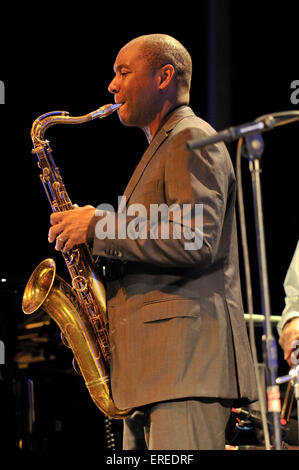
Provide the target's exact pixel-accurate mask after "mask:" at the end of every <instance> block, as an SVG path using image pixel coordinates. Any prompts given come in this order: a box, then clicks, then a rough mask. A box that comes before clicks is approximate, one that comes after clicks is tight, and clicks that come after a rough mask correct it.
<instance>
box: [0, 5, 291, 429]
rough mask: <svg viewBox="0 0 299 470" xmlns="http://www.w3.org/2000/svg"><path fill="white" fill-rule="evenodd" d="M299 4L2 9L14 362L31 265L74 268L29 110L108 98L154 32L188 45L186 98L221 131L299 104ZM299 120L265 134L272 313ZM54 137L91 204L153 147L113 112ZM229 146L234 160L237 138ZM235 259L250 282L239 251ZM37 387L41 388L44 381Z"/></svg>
mask: <svg viewBox="0 0 299 470" xmlns="http://www.w3.org/2000/svg"><path fill="white" fill-rule="evenodd" d="M294 3H295V2H284V4H283V5H279V6H274V5H273V2H267V1H265V2H250V1H246V2H238V1H233V0H232V1H223V2H222V1H217V0H214V1H212V0H210V1H207V0H206V1H201V2H199V8H198V10H196V11H193V7H190V6H189V7H188V6H187V5H186V7H187V8H185V7H184V10H183V6H182V5H181V6H180V8H178V9H177V11H174V12H173V17H172V18H171V17H169V16H166V15H165V19H164V17H163V20H162V18H161V17H160V18H159V19H157V16H158V14H157V15H155V14H154V15H152V19H151V18H150V17H148V16H147V15H148V14H147V12H146V7H143V6H142V7H141V6H139V8H138V10H136V12H134V15H133V17H130V15H131V14H133V11H132V13H130V12H128V11H127V10H128V5H126V6H124V5H123V6H122V7H116V6H115V8H114V9H113V8H111V11H109V9H107V10H108V11H107V13H106V12H103V11H100V10H99V11H97V10H95V9H94V7H90V8H87V7H86V9H83V8H80V9H79V7H78V9H77V7H75V6H73V5H72V9H71V12H70V11H68V13H67V14H66V12H65V11H64V12H63V13H62V11H61V9H59V8H58V7H57V6H56V7H55V8H54V6H53V5H52V4H51V5H52V6H51V8H49V10H48V11H47V12H44V13H38V14H37V15H36V16H34V17H32V19H31V20H30V19H29V18H30V12H29V10H26V11H25V12H23V13H24V17H23V19H21V18H22V15H23V13H21V12H19V16H18V20H16V19H15V16H14V15H12V16H11V17H10V16H9V17H7V18H10V19H9V20H8V21H9V28H8V29H7V30H6V31H7V32H6V33H5V37H3V42H2V43H3V45H6V46H5V47H4V52H3V57H2V60H1V68H0V80H1V81H2V82H3V83H4V86H5V104H2V105H0V123H1V141H0V148H1V170H2V171H1V176H2V177H1V202H2V203H1V222H2V223H1V227H2V230H1V240H2V241H1V263H0V278H2V279H6V280H7V282H6V283H5V282H1V286H2V299H3V301H2V306H1V323H0V326H1V328H2V333H1V335H2V336H1V337H0V339H2V338H3V339H2V340H3V341H4V342H5V348H6V355H7V361H9V360H12V362H13V357H14V354H15V348H16V347H17V343H18V342H17V340H16V338H17V336H18V330H17V327H18V325H19V324H20V323H22V322H23V321H24V316H23V314H22V312H21V298H22V290H23V286H24V284H25V283H26V281H27V279H28V277H29V275H30V274H31V272H32V271H33V269H34V268H35V267H36V265H37V264H38V263H39V262H40V261H42V260H43V259H44V258H47V257H54V258H55V260H56V261H57V264H58V270H59V271H60V273H61V274H62V275H64V276H67V274H66V269H65V267H64V265H63V263H62V259H60V255H59V254H57V253H56V252H55V250H54V247H53V245H49V244H48V242H47V233H48V228H49V214H50V208H49V205H48V202H47V199H46V195H45V194H44V192H43V189H42V185H41V183H40V181H39V177H38V174H39V171H38V168H37V166H36V158H35V156H34V155H32V154H31V148H32V145H31V139H30V129H31V125H32V122H33V121H34V119H36V118H37V117H38V116H40V115H41V114H43V113H46V112H48V111H53V110H67V111H69V112H70V114H71V115H73V116H76V115H82V114H86V113H88V112H90V111H93V110H95V109H96V108H98V107H99V106H101V105H103V104H106V103H109V102H112V101H113V97H112V96H111V95H110V94H109V92H108V90H107V87H108V84H109V82H110V80H111V79H112V78H113V62H114V59H115V57H116V54H117V52H118V50H119V48H120V47H121V46H122V45H124V44H125V43H126V42H128V41H129V40H130V39H132V38H134V37H136V36H139V35H141V34H147V33H151V32H163V33H167V34H170V35H173V36H175V37H176V38H177V39H178V40H180V41H181V42H182V43H183V44H184V45H185V46H186V47H187V49H188V50H189V51H190V53H191V55H192V58H193V68H194V71H193V81H192V93H191V103H190V105H191V107H192V108H193V110H194V111H195V112H196V113H197V114H198V115H199V116H201V117H202V118H203V119H206V120H208V121H210V122H211V123H212V124H213V125H214V126H215V128H216V129H217V130H219V131H220V130H222V129H223V128H225V127H228V126H231V125H237V124H241V123H243V122H247V121H251V120H254V119H255V118H256V117H258V116H260V115H262V114H266V113H271V112H275V111H287V110H295V109H298V103H296V102H294V103H293V102H292V101H291V93H292V91H293V90H292V89H291V83H292V82H293V81H294V80H299V76H298V73H299V72H298V66H297V60H296V57H297V50H296V49H297V47H296V44H297V37H296V31H297V29H298V28H297V21H298V11H295V7H294ZM100 8H101V7H100ZM155 8H156V7H155ZM181 9H182V11H180V10H181ZM112 10H115V11H112ZM99 13H105V14H103V15H102V14H99ZM157 13H158V12H157ZM35 14H36V12H35ZM149 15H150V14H149ZM139 16H142V17H140V18H139ZM108 18H109V20H108ZM298 126H299V124H297V123H295V124H291V125H288V126H284V127H280V128H278V129H275V130H274V131H271V132H269V133H267V134H264V140H265V151H264V154H263V157H262V162H261V166H262V175H261V179H262V191H263V203H264V218H265V232H266V249H267V263H268V275H269V286H270V297H271V308H272V314H280V313H281V311H282V309H283V306H284V291H283V280H284V277H285V274H286V271H287V268H288V265H289V262H290V260H291V257H292V255H293V252H294V249H295V246H296V242H297V240H298V233H299V232H298V159H299V150H298V144H299V132H298V128H299V127H298ZM47 138H48V139H49V140H50V143H51V147H52V149H53V156H54V158H55V161H56V163H57V165H58V166H59V167H60V170H61V174H62V177H63V179H64V182H65V185H66V188H67V190H68V192H69V195H70V197H71V199H72V201H73V202H74V203H77V204H79V205H85V204H92V205H94V206H97V205H98V204H100V203H103V202H105V203H110V204H113V205H114V207H115V209H117V196H118V195H121V194H122V192H123V190H124V189H125V186H126V183H127V181H128V179H129V178H130V175H131V174H132V172H133V170H134V168H135V166H136V164H137V163H138V161H139V159H140V157H141V155H142V153H143V151H144V149H145V148H146V145H147V142H146V139H145V136H144V135H143V133H142V131H141V130H139V129H132V128H125V127H123V126H122V125H121V123H120V122H119V121H118V118H117V114H116V113H115V114H113V115H112V116H110V117H108V118H107V119H105V120H102V121H99V120H98V121H94V122H90V123H87V124H82V125H79V126H55V127H53V128H51V129H49V131H48V132H47ZM229 150H230V152H231V157H232V160H233V162H234V163H235V152H236V146H235V144H230V145H229ZM242 171H243V179H244V181H243V184H244V195H245V209H246V215H247V218H248V219H247V223H248V241H249V250H250V256H251V263H252V270H253V276H252V277H253V279H252V280H253V286H254V303H255V311H256V313H260V298H259V295H260V293H259V284H258V271H257V262H256V257H257V255H256V240H255V229H254V221H253V215H252V210H253V209H252V192H251V181H250V173H249V169H248V162H247V161H246V160H245V159H244V160H243V162H242ZM240 267H241V275H242V286H243V289H244V284H243V283H244V276H243V260H242V253H241V250H240ZM244 293H245V290H244ZM244 300H245V295H244ZM245 308H246V305H245ZM260 333H261V332H260ZM280 365H281V369H282V371H283V372H286V371H287V370H288V369H287V367H286V366H285V365H284V364H283V362H280ZM1 367H2V368H3V374H2V375H3V376H4V378H5V377H7V378H8V382H9V381H10V380H12V381H13V379H14V374H15V370H14V367H13V366H12V368H11V369H9V370H8V369H7V367H6V366H1ZM6 386H7V387H8V389H9V385H5V386H4V393H6V388H5V387H6ZM37 386H38V387H40V388H43V387H44V383H41V384H38V385H37ZM43 393H45V390H44V389H43ZM86 400H87V401H88V397H86ZM12 401H13V400H12ZM78 403H79V401H78ZM13 406H14V405H13V403H12V407H13ZM78 406H86V407H88V406H89V405H87V404H86V403H85V404H84V405H82V403H80V404H78ZM70 414H71V411H70ZM91 415H93V413H91ZM57 419H58V418H57ZM93 419H94V420H97V418H93ZM58 421H59V419H58ZM95 425H96V424H95ZM57 426H58V425H57Z"/></svg>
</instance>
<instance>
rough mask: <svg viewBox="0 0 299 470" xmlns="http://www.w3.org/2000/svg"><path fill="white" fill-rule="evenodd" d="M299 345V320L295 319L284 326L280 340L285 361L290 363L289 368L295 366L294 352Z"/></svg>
mask: <svg viewBox="0 0 299 470" xmlns="http://www.w3.org/2000/svg"><path fill="white" fill-rule="evenodd" d="M296 340H297V344H298V343H299V318H293V319H292V320H290V321H289V322H288V323H286V325H285V326H284V328H283V330H282V333H281V336H280V338H279V344H280V346H281V347H282V349H283V351H284V359H285V360H286V361H287V362H288V364H289V366H291V367H292V366H294V365H295V364H294V360H293V357H292V352H293V351H294V347H296Z"/></svg>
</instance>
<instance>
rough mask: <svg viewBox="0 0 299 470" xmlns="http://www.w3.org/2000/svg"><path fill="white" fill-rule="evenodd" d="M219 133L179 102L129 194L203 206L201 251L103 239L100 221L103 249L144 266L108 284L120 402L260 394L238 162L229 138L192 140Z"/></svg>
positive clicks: (96, 243) (146, 200)
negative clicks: (243, 285) (242, 259)
mask: <svg viewBox="0 0 299 470" xmlns="http://www.w3.org/2000/svg"><path fill="white" fill-rule="evenodd" d="M213 132H215V131H214V130H213V129H212V128H211V126H209V124H207V123H206V122H204V121H203V120H202V119H200V118H198V117H197V116H195V114H194V113H193V111H192V110H191V109H190V108H189V107H187V106H181V107H179V108H177V109H176V110H174V111H173V112H172V113H170V115H169V116H167V118H166V119H165V121H164V123H162V125H161V127H160V129H159V131H158V132H157V134H156V135H155V136H154V138H153V140H152V142H151V144H150V145H149V147H148V148H147V150H146V152H145V153H144V155H143V157H142V159H141V161H140V162H139V164H138V166H137V167H136V170H135V172H134V174H133V176H132V178H131V180H130V182H129V184H128V186H127V188H126V191H125V193H124V195H125V196H126V198H127V205H131V204H133V203H141V204H143V205H144V206H145V207H146V208H148V209H149V207H150V204H162V203H166V204H167V205H169V206H170V205H171V204H173V203H178V204H179V205H182V204H184V203H190V204H192V206H193V207H194V204H196V203H201V204H203V245H202V247H201V248H200V249H198V250H192V251H188V250H185V249H184V240H183V239H170V240H164V239H151V238H150V237H147V239H136V240H133V239H130V238H128V237H127V238H126V239H120V238H119V237H118V234H116V237H115V239H105V240H99V239H98V238H97V237H95V236H94V229H95V227H96V223H97V222H98V220H100V217H97V216H96V217H94V219H93V220H92V222H91V224H90V227H89V234H88V239H89V241H91V240H92V243H93V253H94V254H95V255H100V256H103V257H106V258H110V259H117V260H120V261H125V262H127V266H128V267H130V265H133V266H134V265H139V266H140V270H139V271H140V272H134V270H132V272H130V269H129V270H128V271H126V270H125V274H124V275H123V276H122V277H120V278H119V279H115V280H113V281H111V282H108V285H107V296H108V315H109V327H110V338H111V345H112V368H111V383H112V394H113V398H114V400H115V403H116V405H117V406H118V407H119V408H127V407H140V406H143V405H145V404H149V403H155V402H161V401H165V400H175V399H180V398H183V397H221V398H225V399H226V398H229V399H230V398H232V399H242V400H243V399H245V400H247V399H249V400H254V399H256V389H255V379H254V370H253V365H252V360H251V353H250V348H249V343H248V338H247V332H246V327H245V323H244V317H243V307H242V300H241V292H240V285H239V271H238V253H237V235H236V226H235V193H236V184H235V176H234V172H233V167H232V163H231V160H230V157H229V155H228V152H227V150H226V148H225V146H224V145H223V144H221V143H220V144H217V145H213V146H210V147H208V148H207V149H201V150H195V151H188V150H186V146H185V144H186V141H187V140H189V139H192V138H199V137H204V136H206V135H210V134H211V133H213ZM112 216H113V217H115V219H116V222H117V219H118V215H117V214H115V215H114V214H113V215H112ZM129 220H130V218H128V219H127V221H126V222H127V223H128V222H129ZM172 222H173V221H172V220H171V223H172ZM173 223H174V222H173ZM192 223H194V219H192ZM116 226H117V223H116ZM148 228H149V227H148ZM192 229H193V230H194V229H195V227H194V225H193V226H192ZM170 232H171V231H170ZM143 267H144V273H142V269H143ZM159 269H161V271H160V272H159Z"/></svg>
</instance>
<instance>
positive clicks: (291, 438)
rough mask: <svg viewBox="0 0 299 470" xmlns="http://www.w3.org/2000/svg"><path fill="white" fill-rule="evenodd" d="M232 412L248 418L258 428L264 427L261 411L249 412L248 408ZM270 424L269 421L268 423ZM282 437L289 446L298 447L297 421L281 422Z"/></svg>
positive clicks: (283, 420) (234, 409) (282, 420)
mask: <svg viewBox="0 0 299 470" xmlns="http://www.w3.org/2000/svg"><path fill="white" fill-rule="evenodd" d="M232 412H233V413H235V414H238V415H240V416H242V417H243V418H246V419H247V420H248V421H251V422H252V423H253V424H255V425H257V426H258V427H261V426H262V418H261V413H260V411H256V410H247V409H246V408H232ZM268 424H270V423H269V421H268ZM280 429H281V437H282V440H283V441H284V442H286V443H287V444H289V445H293V446H298V445H299V437H298V424H297V420H296V419H289V421H286V420H285V419H281V420H280Z"/></svg>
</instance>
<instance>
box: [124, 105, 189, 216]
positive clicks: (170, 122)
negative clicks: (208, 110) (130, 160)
mask: <svg viewBox="0 0 299 470" xmlns="http://www.w3.org/2000/svg"><path fill="white" fill-rule="evenodd" d="M193 114H194V113H193V111H192V110H191V109H190V108H189V107H187V106H183V107H181V108H179V109H178V110H175V111H173V113H171V115H170V116H169V117H168V119H167V121H166V122H165V123H164V124H163V125H162V127H161V129H160V130H159V131H158V133H157V134H156V135H155V137H154V138H153V140H152V142H151V143H150V145H149V146H148V148H147V149H146V151H145V152H144V154H143V156H142V158H141V160H140V162H139V163H138V165H137V167H136V169H135V171H134V173H133V175H132V177H131V179H130V181H129V183H128V185H127V187H126V189H125V192H124V197H125V200H124V198H122V201H121V203H120V205H119V208H118V211H119V212H121V211H122V210H124V206H125V204H127V203H128V200H129V199H130V196H131V194H132V192H133V191H134V189H135V187H136V185H137V183H138V181H139V180H140V178H141V176H142V174H143V172H144V170H145V168H146V167H147V165H148V164H149V162H150V161H151V159H152V158H153V156H154V155H155V153H156V151H157V150H158V148H159V147H160V145H161V144H162V143H163V142H164V141H165V139H166V138H167V137H168V135H169V133H170V131H171V130H172V129H173V128H174V126H175V125H176V124H177V123H178V121H180V120H181V119H183V118H184V117H186V116H190V115H193Z"/></svg>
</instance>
